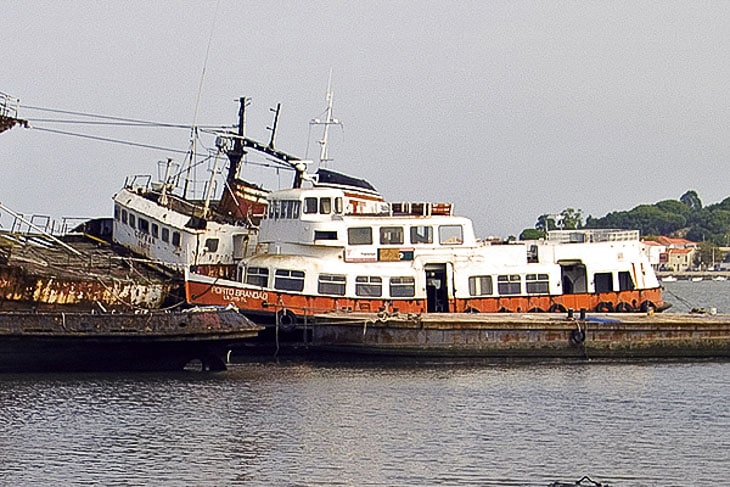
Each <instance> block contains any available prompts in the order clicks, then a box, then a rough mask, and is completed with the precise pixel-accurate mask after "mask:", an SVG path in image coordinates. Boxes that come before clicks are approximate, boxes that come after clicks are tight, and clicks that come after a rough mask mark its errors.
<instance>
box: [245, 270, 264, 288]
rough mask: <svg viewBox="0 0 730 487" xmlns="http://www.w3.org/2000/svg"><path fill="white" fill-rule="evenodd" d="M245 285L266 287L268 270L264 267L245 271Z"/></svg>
mask: <svg viewBox="0 0 730 487" xmlns="http://www.w3.org/2000/svg"><path fill="white" fill-rule="evenodd" d="M246 284H250V285H252V286H259V287H268V285H269V269H267V268H266V267H249V268H248V269H246Z"/></svg>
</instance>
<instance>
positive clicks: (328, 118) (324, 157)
mask: <svg viewBox="0 0 730 487" xmlns="http://www.w3.org/2000/svg"><path fill="white" fill-rule="evenodd" d="M332 100H333V96H332V70H331V69H330V77H329V80H328V81H327V110H326V111H325V120H324V121H321V120H319V119H318V118H315V119H313V120H312V121H310V122H309V123H310V124H311V125H324V131H323V133H322V138H321V139H320V140H319V141H317V142H318V143H319V167H327V163H328V162H331V161H332V159H330V157H329V150H328V148H327V142H328V139H329V130H330V125H342V124H341V123H340V121H339V120H337V119H336V118H332Z"/></svg>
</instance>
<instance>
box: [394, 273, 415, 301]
mask: <svg viewBox="0 0 730 487" xmlns="http://www.w3.org/2000/svg"><path fill="white" fill-rule="evenodd" d="M415 295H416V280H415V279H414V278H412V277H391V278H390V296H391V297H392V298H412V297H414V296H415Z"/></svg>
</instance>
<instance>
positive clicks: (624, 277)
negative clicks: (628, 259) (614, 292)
mask: <svg viewBox="0 0 730 487" xmlns="http://www.w3.org/2000/svg"><path fill="white" fill-rule="evenodd" d="M618 290H619V291H633V290H634V280H633V279H631V273H629V272H619V273H618Z"/></svg>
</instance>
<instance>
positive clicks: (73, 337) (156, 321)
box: [0, 308, 262, 372]
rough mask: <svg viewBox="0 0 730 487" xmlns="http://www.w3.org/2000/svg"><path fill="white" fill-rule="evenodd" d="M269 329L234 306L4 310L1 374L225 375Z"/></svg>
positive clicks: (0, 337)
mask: <svg viewBox="0 0 730 487" xmlns="http://www.w3.org/2000/svg"><path fill="white" fill-rule="evenodd" d="M261 329H262V327H260V326H258V325H255V324H254V323H253V322H251V321H250V320H248V319H247V318H245V317H244V316H243V315H241V314H240V313H238V312H237V311H236V310H234V309H202V308H199V309H195V308H193V309H189V310H184V311H174V312H169V311H167V312H166V311H149V312H147V313H73V312H71V313H66V312H58V311H57V312H38V313H30V312H0V372H40V371H43V372H45V371H51V372H58V371H152V370H155V371H159V370H164V371H169V370H182V369H183V368H184V367H185V366H186V365H189V364H191V363H195V364H196V365H198V364H199V366H200V368H201V369H202V370H206V371H221V370H225V368H226V359H227V355H228V351H229V350H230V349H232V348H234V347H237V346H240V345H241V344H242V343H244V342H245V341H247V340H249V339H251V338H254V337H255V336H256V335H257V334H258V332H259V330H261Z"/></svg>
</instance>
